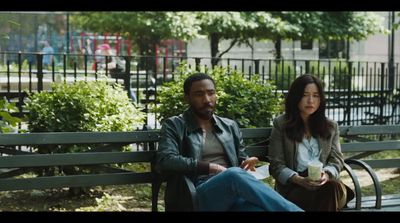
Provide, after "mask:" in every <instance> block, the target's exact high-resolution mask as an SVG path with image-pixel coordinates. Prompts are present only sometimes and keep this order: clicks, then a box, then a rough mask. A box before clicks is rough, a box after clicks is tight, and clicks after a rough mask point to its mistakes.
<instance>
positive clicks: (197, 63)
mask: <svg viewBox="0 0 400 223" xmlns="http://www.w3.org/2000/svg"><path fill="white" fill-rule="evenodd" d="M194 61H195V63H196V71H198V72H200V62H201V58H198V57H197V58H194Z"/></svg>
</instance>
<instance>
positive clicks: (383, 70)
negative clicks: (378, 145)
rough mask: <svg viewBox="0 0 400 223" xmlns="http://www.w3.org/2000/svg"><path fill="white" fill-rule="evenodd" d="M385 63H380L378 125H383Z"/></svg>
mask: <svg viewBox="0 0 400 223" xmlns="http://www.w3.org/2000/svg"><path fill="white" fill-rule="evenodd" d="M384 94H385V63H381V92H380V105H379V124H380V125H383V124H385V123H383V107H384V106H385V105H384V104H385V95H384Z"/></svg>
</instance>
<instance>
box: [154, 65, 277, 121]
mask: <svg viewBox="0 0 400 223" xmlns="http://www.w3.org/2000/svg"><path fill="white" fill-rule="evenodd" d="M195 72H196V71H193V70H190V69H189V68H188V66H186V65H182V66H180V67H179V68H178V70H177V74H176V75H175V77H177V79H176V80H173V81H171V82H166V83H164V84H163V86H162V87H161V90H160V91H158V92H157V93H158V95H157V101H158V103H160V105H159V106H158V107H157V108H154V111H155V112H156V113H158V118H159V119H160V120H161V121H163V120H164V119H165V118H168V117H170V116H173V115H179V114H181V113H182V112H183V111H184V110H185V109H186V108H187V105H186V104H185V102H184V101H183V95H184V93H183V82H184V80H185V79H186V77H188V76H189V75H190V74H193V73H195ZM207 72H208V74H209V75H210V76H212V77H213V78H214V80H215V82H216V85H217V97H218V103H217V107H216V114H218V115H220V116H223V117H228V118H231V119H233V120H235V121H236V122H237V123H238V124H239V126H240V127H246V128H251V127H267V126H271V122H272V118H273V117H274V116H275V115H276V114H278V113H280V112H281V111H282V103H281V102H282V100H281V95H280V94H279V93H275V91H274V90H275V86H274V85H273V84H271V82H268V81H266V82H265V83H263V82H262V80H261V79H260V78H259V76H258V75H253V76H252V77H251V78H250V80H248V79H246V78H244V77H243V74H242V73H240V72H239V71H235V70H233V69H231V71H230V72H228V69H227V68H222V67H215V68H214V69H213V70H212V71H209V70H207Z"/></svg>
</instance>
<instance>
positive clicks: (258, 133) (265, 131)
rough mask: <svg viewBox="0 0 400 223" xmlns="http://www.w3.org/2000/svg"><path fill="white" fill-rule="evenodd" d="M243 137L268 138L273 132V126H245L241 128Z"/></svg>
mask: <svg viewBox="0 0 400 223" xmlns="http://www.w3.org/2000/svg"><path fill="white" fill-rule="evenodd" d="M241 131H242V136H243V138H251V139H255V138H266V137H267V136H269V135H270V134H271V131H272V129H271V128H253V129H248V128H243V129H241Z"/></svg>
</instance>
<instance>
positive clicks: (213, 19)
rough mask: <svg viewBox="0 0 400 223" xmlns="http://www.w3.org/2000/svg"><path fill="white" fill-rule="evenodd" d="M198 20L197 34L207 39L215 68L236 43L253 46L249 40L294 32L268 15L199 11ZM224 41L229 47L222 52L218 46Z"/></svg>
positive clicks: (285, 23) (271, 37) (290, 26)
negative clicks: (198, 30)
mask: <svg viewBox="0 0 400 223" xmlns="http://www.w3.org/2000/svg"><path fill="white" fill-rule="evenodd" d="M197 17H198V19H199V20H200V27H201V30H200V33H201V34H203V35H206V36H208V38H209V39H210V44H211V46H210V47H211V57H212V59H211V64H212V66H215V65H217V64H218V62H219V61H220V59H221V57H222V56H223V55H224V54H225V53H227V52H228V51H229V50H230V49H231V48H232V47H233V46H235V45H236V44H247V45H248V46H250V47H252V45H251V43H250V40H251V39H252V38H256V39H263V38H269V39H273V38H274V37H276V36H281V35H282V36H284V35H285V33H287V32H293V29H296V27H294V26H292V25H290V24H288V23H287V22H284V21H282V20H281V19H280V18H274V17H272V15H271V14H270V13H268V12H198V14H197ZM224 39H225V40H230V44H229V47H228V48H227V49H224V50H223V51H222V52H221V51H220V49H219V45H220V42H221V41H222V40H224Z"/></svg>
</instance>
